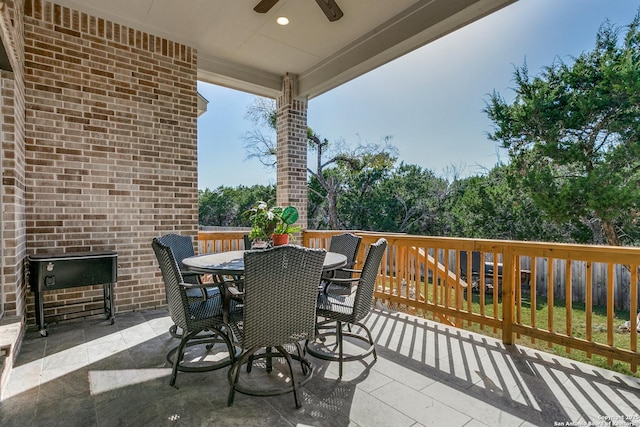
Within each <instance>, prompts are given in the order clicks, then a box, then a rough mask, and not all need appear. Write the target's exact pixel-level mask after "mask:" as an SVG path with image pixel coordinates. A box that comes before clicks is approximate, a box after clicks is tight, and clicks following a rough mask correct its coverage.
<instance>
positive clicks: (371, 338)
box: [357, 323, 378, 360]
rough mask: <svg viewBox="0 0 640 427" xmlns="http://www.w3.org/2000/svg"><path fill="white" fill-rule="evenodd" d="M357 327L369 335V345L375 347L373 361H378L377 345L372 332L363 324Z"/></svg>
mask: <svg viewBox="0 0 640 427" xmlns="http://www.w3.org/2000/svg"><path fill="white" fill-rule="evenodd" d="M357 326H360V327H361V328H362V329H364V331H365V332H366V333H367V338H369V345H371V346H372V347H373V360H378V354H377V353H376V345H375V343H374V342H373V336H372V335H371V331H369V328H367V327H366V326H364V325H363V324H362V323H357Z"/></svg>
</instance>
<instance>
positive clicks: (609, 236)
mask: <svg viewBox="0 0 640 427" xmlns="http://www.w3.org/2000/svg"><path fill="white" fill-rule="evenodd" d="M602 230H603V232H604V238H605V239H606V241H607V244H608V245H609V246H622V242H621V241H620V236H618V233H617V232H616V226H615V225H614V224H613V222H611V221H607V220H603V221H602Z"/></svg>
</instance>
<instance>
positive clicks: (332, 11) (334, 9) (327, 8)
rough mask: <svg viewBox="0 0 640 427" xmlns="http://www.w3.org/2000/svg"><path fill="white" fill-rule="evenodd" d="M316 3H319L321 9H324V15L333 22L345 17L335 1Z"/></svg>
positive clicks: (328, 0) (317, 0) (318, 0)
mask: <svg viewBox="0 0 640 427" xmlns="http://www.w3.org/2000/svg"><path fill="white" fill-rule="evenodd" d="M316 3H318V6H320V9H322V11H323V12H324V14H325V15H327V18H328V19H329V21H331V22H333V21H337V20H338V19H340V18H342V15H344V14H343V13H342V10H340V7H338V4H337V3H336V2H335V0H316Z"/></svg>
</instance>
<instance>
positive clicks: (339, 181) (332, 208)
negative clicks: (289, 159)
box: [307, 128, 396, 230]
mask: <svg viewBox="0 0 640 427" xmlns="http://www.w3.org/2000/svg"><path fill="white" fill-rule="evenodd" d="M307 137H308V141H309V148H310V149H311V150H312V151H315V153H316V165H315V170H313V169H312V168H307V172H308V173H309V175H310V176H311V180H312V182H313V183H314V184H316V185H310V186H309V191H310V193H312V194H315V195H316V196H317V197H322V198H323V202H324V203H323V204H324V206H325V207H326V210H325V211H326V224H327V226H328V228H329V229H332V230H338V229H344V228H346V227H345V223H344V220H343V219H341V218H340V215H339V211H338V197H339V196H342V195H344V194H345V193H346V192H347V190H348V189H349V188H357V189H359V192H360V194H361V195H362V194H365V193H366V192H367V191H368V189H370V188H371V186H372V185H373V184H375V182H376V181H377V180H379V179H381V178H382V177H383V176H384V174H385V171H387V170H388V169H389V168H391V167H392V166H393V164H394V163H395V161H396V157H395V155H394V153H395V151H396V149H395V148H394V147H393V146H391V145H390V144H389V141H390V140H391V138H390V137H388V136H387V137H386V138H385V139H384V141H385V145H384V146H382V147H380V146H378V145H375V144H366V145H363V144H360V145H358V146H357V147H356V148H355V149H354V150H352V151H349V150H348V149H346V148H345V147H342V146H338V147H337V149H336V147H332V146H331V144H330V142H329V141H328V140H327V139H322V138H320V137H319V136H318V135H317V134H315V133H314V132H313V130H311V128H309V129H308V135H307ZM354 182H355V185H351V186H350V185H349V183H354ZM351 212H353V211H351ZM349 228H353V227H352V226H351V227H349Z"/></svg>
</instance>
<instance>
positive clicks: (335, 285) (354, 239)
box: [321, 233, 362, 293]
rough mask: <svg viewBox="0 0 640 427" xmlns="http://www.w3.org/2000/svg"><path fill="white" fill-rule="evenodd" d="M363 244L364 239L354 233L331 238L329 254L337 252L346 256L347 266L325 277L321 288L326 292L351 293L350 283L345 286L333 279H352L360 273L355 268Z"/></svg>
mask: <svg viewBox="0 0 640 427" xmlns="http://www.w3.org/2000/svg"><path fill="white" fill-rule="evenodd" d="M361 242H362V237H360V236H356V235H355V234H352V233H344V234H339V235H336V236H332V237H331V241H330V242H329V252H337V253H339V254H342V255H344V256H346V257H347V264H346V265H345V266H344V267H342V268H340V269H338V270H333V271H330V272H328V273H326V274H324V275H323V280H322V284H321V286H322V288H323V291H324V292H331V293H345V292H346V293H349V291H350V283H349V284H345V283H343V282H340V281H332V279H334V278H335V279H340V280H342V279H351V278H352V277H353V274H354V273H359V272H360V271H359V270H355V269H354V266H355V265H356V257H357V256H358V250H359V249H360V243H361Z"/></svg>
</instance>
